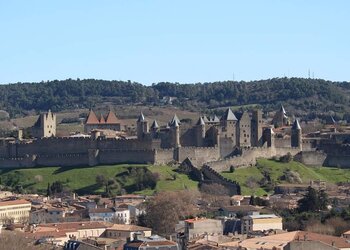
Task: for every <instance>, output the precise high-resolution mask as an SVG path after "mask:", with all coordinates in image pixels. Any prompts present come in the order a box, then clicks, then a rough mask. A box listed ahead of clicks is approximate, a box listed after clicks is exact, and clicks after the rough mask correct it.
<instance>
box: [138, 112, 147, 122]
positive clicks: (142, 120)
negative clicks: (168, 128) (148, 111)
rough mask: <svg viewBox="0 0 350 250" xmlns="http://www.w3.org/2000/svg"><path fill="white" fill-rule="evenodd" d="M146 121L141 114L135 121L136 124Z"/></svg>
mask: <svg viewBox="0 0 350 250" xmlns="http://www.w3.org/2000/svg"><path fill="white" fill-rule="evenodd" d="M144 121H146V119H145V116H144V115H143V113H142V112H141V113H140V115H139V118H138V119H137V122H144Z"/></svg>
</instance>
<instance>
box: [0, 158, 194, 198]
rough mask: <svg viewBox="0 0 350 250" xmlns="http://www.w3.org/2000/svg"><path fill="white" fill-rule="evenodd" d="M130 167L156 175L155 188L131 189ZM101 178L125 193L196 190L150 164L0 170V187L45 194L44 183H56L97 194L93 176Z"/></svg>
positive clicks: (168, 169)
mask: <svg viewBox="0 0 350 250" xmlns="http://www.w3.org/2000/svg"><path fill="white" fill-rule="evenodd" d="M132 168H139V169H140V168H145V169H146V171H150V172H151V173H156V174H157V175H158V176H159V180H158V182H157V185H156V187H155V188H154V189H153V190H152V189H143V190H141V191H136V190H135V185H136V184H137V179H136V178H135V177H131V176H130V175H129V172H130V169H132ZM97 175H103V176H105V177H106V179H110V178H112V179H114V180H116V181H117V182H118V183H119V184H120V185H121V188H123V189H125V190H126V191H127V192H129V193H142V194H152V193H153V192H154V191H161V190H165V191H172V190H181V189H185V188H188V189H196V188H197V185H198V183H197V182H195V181H192V180H190V179H189V177H188V176H187V175H184V174H179V173H177V172H176V169H175V168H173V167H170V166H153V165H128V164H123V165H111V166H97V167H79V168H77V167H74V168H73V167H72V168H67V167H62V168H61V167H41V168H25V169H13V170H4V169H3V170H0V180H1V183H0V184H1V185H4V186H11V187H15V186H17V185H21V186H22V187H23V188H24V189H25V190H26V191H28V192H39V193H44V194H46V190H47V186H48V183H50V184H52V183H53V182H55V181H60V182H61V183H63V186H64V187H66V188H68V189H69V190H72V191H75V192H77V193H79V194H99V193H102V192H103V191H104V187H103V186H99V185H98V184H97V183H96V176H97Z"/></svg>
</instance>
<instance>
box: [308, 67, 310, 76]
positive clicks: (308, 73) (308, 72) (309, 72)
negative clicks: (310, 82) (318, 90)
mask: <svg viewBox="0 0 350 250" xmlns="http://www.w3.org/2000/svg"><path fill="white" fill-rule="evenodd" d="M308 75H309V78H310V69H309V70H308Z"/></svg>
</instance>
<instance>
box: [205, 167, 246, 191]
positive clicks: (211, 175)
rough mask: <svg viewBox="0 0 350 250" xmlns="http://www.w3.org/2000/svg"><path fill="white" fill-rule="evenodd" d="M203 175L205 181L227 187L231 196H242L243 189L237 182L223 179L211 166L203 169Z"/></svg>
mask: <svg viewBox="0 0 350 250" xmlns="http://www.w3.org/2000/svg"><path fill="white" fill-rule="evenodd" d="M202 173H203V176H204V177H205V179H207V180H209V181H211V182H213V183H217V184H220V185H223V186H224V187H226V188H227V189H228V190H229V191H230V195H236V194H241V187H240V186H239V184H238V183H237V182H235V181H232V180H229V179H227V178H225V177H223V176H222V175H220V174H219V173H218V172H216V171H215V170H214V169H212V168H211V167H210V166H208V165H204V166H203V167H202Z"/></svg>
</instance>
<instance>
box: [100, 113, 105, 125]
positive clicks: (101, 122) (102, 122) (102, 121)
mask: <svg viewBox="0 0 350 250" xmlns="http://www.w3.org/2000/svg"><path fill="white" fill-rule="evenodd" d="M104 123H106V120H105V118H104V117H103V115H102V114H101V117H100V124H104Z"/></svg>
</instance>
